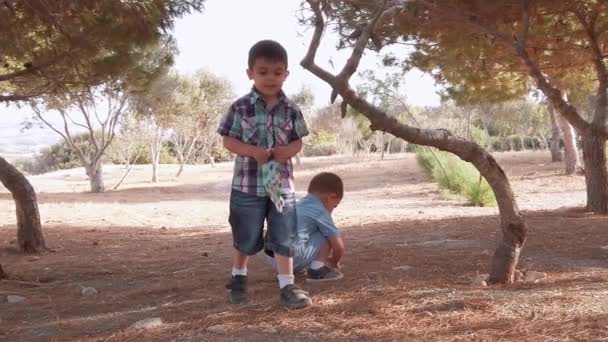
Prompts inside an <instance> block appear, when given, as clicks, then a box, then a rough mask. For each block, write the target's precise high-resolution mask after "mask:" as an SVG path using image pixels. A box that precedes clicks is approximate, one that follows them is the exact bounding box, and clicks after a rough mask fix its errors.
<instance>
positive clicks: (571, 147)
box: [557, 115, 582, 175]
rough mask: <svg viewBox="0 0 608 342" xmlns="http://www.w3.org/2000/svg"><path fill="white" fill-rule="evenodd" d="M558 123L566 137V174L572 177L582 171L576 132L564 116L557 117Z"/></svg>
mask: <svg viewBox="0 0 608 342" xmlns="http://www.w3.org/2000/svg"><path fill="white" fill-rule="evenodd" d="M557 122H558V125H559V127H560V129H561V131H562V134H563V137H564V161H565V164H566V174H567V175H572V174H574V173H575V172H580V171H581V170H582V166H581V158H580V156H579V153H578V148H577V147H576V132H575V131H574V128H573V127H572V125H570V123H569V122H568V121H567V120H566V119H564V117H563V116H561V115H557Z"/></svg>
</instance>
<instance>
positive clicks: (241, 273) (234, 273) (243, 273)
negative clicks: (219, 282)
mask: <svg viewBox="0 0 608 342" xmlns="http://www.w3.org/2000/svg"><path fill="white" fill-rule="evenodd" d="M237 275H239V276H247V267H245V268H242V269H239V268H234V267H233V268H232V276H233V277H234V276H237Z"/></svg>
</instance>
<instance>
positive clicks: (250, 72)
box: [246, 68, 253, 80]
mask: <svg viewBox="0 0 608 342" xmlns="http://www.w3.org/2000/svg"><path fill="white" fill-rule="evenodd" d="M246 72H247V77H249V79H250V80H252V79H253V70H251V69H249V68H247V70H246Z"/></svg>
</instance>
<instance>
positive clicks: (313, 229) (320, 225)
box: [296, 194, 340, 244]
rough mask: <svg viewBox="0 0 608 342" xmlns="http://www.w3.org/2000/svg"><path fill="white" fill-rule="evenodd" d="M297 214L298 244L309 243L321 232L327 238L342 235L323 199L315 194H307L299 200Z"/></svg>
mask: <svg viewBox="0 0 608 342" xmlns="http://www.w3.org/2000/svg"><path fill="white" fill-rule="evenodd" d="M296 215H297V229H298V230H297V238H296V241H297V243H298V244H303V243H307V242H308V241H309V240H310V239H311V238H314V237H315V235H316V234H320V235H321V236H322V237H323V238H325V239H328V238H330V237H333V236H339V235H340V232H339V231H338V228H337V227H336V225H335V224H334V220H333V219H332V218H331V214H330V213H329V211H327V209H326V208H325V207H324V206H323V203H322V202H321V200H320V199H319V198H318V197H317V196H315V195H313V194H307V195H306V196H305V197H303V198H302V199H301V200H299V201H298V203H297V204H296Z"/></svg>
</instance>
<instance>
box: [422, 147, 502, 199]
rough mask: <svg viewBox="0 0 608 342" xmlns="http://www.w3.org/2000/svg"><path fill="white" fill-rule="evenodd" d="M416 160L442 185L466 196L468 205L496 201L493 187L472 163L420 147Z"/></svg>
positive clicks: (453, 192)
mask: <svg viewBox="0 0 608 342" xmlns="http://www.w3.org/2000/svg"><path fill="white" fill-rule="evenodd" d="M433 152H434V154H433ZM416 161H417V162H418V164H419V165H420V166H421V167H422V168H423V169H424V170H425V171H426V172H427V173H429V174H430V175H431V177H432V178H433V180H435V181H436V182H437V183H438V184H439V186H440V187H442V188H444V189H446V190H448V191H449V192H450V193H452V194H456V195H459V196H463V197H464V198H466V200H467V205H473V206H478V207H484V206H490V205H494V204H495V203H496V198H495V197H494V192H493V191H492V188H491V187H490V185H489V184H488V182H487V181H486V180H485V179H483V177H480V174H479V172H478V171H477V169H475V167H473V165H471V164H470V163H467V162H465V161H463V160H461V159H460V158H458V157H456V156H454V155H451V154H449V153H447V152H442V151H436V150H433V151H432V150H431V149H430V148H418V149H417V151H416Z"/></svg>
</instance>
